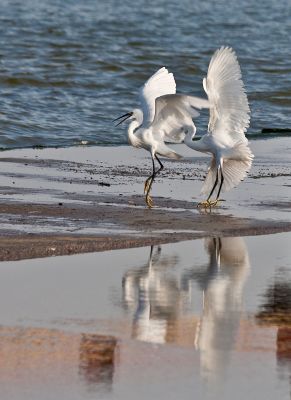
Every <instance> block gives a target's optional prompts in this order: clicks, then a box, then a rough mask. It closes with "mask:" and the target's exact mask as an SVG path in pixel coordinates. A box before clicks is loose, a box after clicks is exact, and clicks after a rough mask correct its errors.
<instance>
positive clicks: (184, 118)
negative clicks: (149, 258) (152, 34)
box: [114, 67, 209, 208]
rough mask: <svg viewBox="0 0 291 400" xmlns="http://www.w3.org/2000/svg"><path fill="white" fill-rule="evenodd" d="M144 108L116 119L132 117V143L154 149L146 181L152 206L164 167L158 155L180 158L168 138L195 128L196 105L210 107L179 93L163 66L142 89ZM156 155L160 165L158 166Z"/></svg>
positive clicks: (179, 138) (178, 139)
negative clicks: (157, 180) (157, 178)
mask: <svg viewBox="0 0 291 400" xmlns="http://www.w3.org/2000/svg"><path fill="white" fill-rule="evenodd" d="M139 99H140V103H141V108H138V109H134V110H133V111H132V112H129V113H126V114H124V115H122V116H121V117H118V118H116V119H115V120H114V121H117V120H119V119H121V121H120V122H119V123H118V124H117V125H119V124H121V123H122V122H124V121H126V120H127V119H129V120H132V122H131V123H130V124H129V126H128V140H129V143H130V144H131V145H132V146H134V147H137V148H143V149H145V150H147V151H149V152H150V153H151V157H152V165H153V172H152V174H151V175H150V176H149V177H148V178H147V180H146V181H145V185H144V192H145V195H146V203H147V205H148V207H149V208H151V207H152V206H153V201H152V198H151V197H150V190H151V188H152V184H153V181H154V179H155V177H156V175H157V174H158V173H159V172H160V171H161V170H162V169H163V168H164V166H163V164H162V162H161V160H160V159H159V157H158V156H162V157H167V158H171V159H176V160H177V159H180V158H181V157H182V156H180V155H179V154H178V153H176V152H175V151H174V150H172V149H171V148H170V147H168V146H167V145H166V144H165V142H170V143H180V142H182V141H183V140H184V138H185V134H186V133H187V132H188V131H191V132H193V131H195V125H194V123H193V121H192V118H194V117H197V116H199V112H198V111H197V109H201V108H208V107H209V105H208V101H207V100H205V99H200V98H198V97H192V96H185V95H180V94H176V82H175V79H174V76H173V74H172V73H169V72H168V70H167V69H166V68H165V67H163V68H161V69H159V70H158V71H157V72H156V73H155V74H154V75H152V76H151V77H150V78H149V79H148V80H147V81H146V83H145V84H144V85H143V86H142V88H141V89H140V92H139ZM155 159H156V160H157V161H158V163H159V166H160V168H159V169H158V170H156V169H155Z"/></svg>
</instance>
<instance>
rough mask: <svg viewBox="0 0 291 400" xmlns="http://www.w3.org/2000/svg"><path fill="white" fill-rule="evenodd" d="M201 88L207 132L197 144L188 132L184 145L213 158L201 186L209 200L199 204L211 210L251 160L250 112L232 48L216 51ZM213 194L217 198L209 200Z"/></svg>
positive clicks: (247, 169) (245, 169)
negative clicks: (247, 134)
mask: <svg viewBox="0 0 291 400" xmlns="http://www.w3.org/2000/svg"><path fill="white" fill-rule="evenodd" d="M203 87H204V90H205V92H206V94H207V96H208V100H209V104H210V118H209V124H208V132H207V134H205V135H204V136H203V137H202V138H201V139H200V140H198V141H193V137H194V135H195V133H194V134H193V135H191V134H190V133H189V134H188V135H187V136H186V138H185V144H186V145H187V146H189V147H190V148H192V149H194V150H197V151H200V152H203V153H209V154H211V155H212V160H211V163H210V166H209V169H208V173H207V176H206V179H205V181H204V185H203V187H202V193H204V194H208V198H207V200H206V201H205V202H202V203H200V204H201V205H204V206H206V207H211V206H213V205H216V204H217V203H218V200H219V195H220V192H221V191H227V190H230V189H231V188H232V187H234V186H236V185H237V184H238V183H239V182H240V181H242V180H243V179H244V178H245V176H246V174H247V173H248V171H249V170H250V168H251V165H252V160H253V154H252V152H251V150H250V148H249V146H248V140H247V138H246V137H245V132H246V130H247V127H248V126H249V121H250V115H249V114H250V109H249V105H248V100H247V96H246V93H245V90H244V86H243V82H242V80H241V71H240V66H239V63H238V61H237V58H236V55H235V52H234V51H233V50H232V49H231V48H228V47H222V48H220V49H219V50H217V51H216V52H215V54H214V55H213V57H212V58H211V61H210V64H209V68H208V74H207V78H204V80H203ZM219 175H220V176H219ZM214 193H216V199H215V200H214V201H211V196H212V195H213V194H214Z"/></svg>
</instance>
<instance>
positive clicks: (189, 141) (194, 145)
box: [184, 129, 207, 152]
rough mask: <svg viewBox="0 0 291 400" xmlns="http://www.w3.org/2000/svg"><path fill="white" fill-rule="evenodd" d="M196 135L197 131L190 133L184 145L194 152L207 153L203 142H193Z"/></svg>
mask: <svg viewBox="0 0 291 400" xmlns="http://www.w3.org/2000/svg"><path fill="white" fill-rule="evenodd" d="M195 133H196V129H194V130H191V131H188V133H187V135H186V137H185V139H184V143H185V144H186V145H187V146H188V147H190V148H191V149H193V150H197V151H202V152H205V151H207V149H206V146H205V144H204V143H203V140H202V139H200V140H195V141H193V138H194V136H195Z"/></svg>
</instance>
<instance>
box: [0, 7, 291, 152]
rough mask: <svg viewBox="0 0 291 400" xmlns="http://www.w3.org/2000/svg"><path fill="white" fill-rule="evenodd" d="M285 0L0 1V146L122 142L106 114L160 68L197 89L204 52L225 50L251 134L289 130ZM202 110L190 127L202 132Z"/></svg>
mask: <svg viewBox="0 0 291 400" xmlns="http://www.w3.org/2000/svg"><path fill="white" fill-rule="evenodd" d="M290 9H291V3H290V1H289V0H282V1H275V0H266V1H264V2H263V3H262V2H258V1H252V0H242V1H240V2H236V1H229V0H219V1H217V0H215V1H214V0H213V1H196V0H181V1H179V2H177V1H174V0H167V1H163V0H158V1H142V0H136V1H134V2H133V1H129V0H123V1H115V0H106V1H97V0H84V1H76V0H68V1H66V2H65V3H64V2H63V1H60V0H37V1H36V0H27V1H25V2H23V1H16V0H9V1H5V0H0V89H1V91H0V93H1V109H0V134H1V136H0V137H1V141H0V148H12V147H30V146H34V145H42V146H64V145H70V146H71V145H76V144H80V143H82V141H83V143H88V144H111V145H116V144H121V143H126V135H125V132H124V130H122V129H115V128H114V127H113V126H112V122H111V120H112V119H113V118H114V117H116V116H118V115H120V113H122V112H125V111H128V110H130V109H131V108H132V107H134V106H136V93H137V89H138V88H139V86H141V85H142V83H143V82H144V80H145V79H146V78H147V77H148V76H149V75H151V74H152V73H153V72H154V71H155V70H157V69H158V68H159V67H161V66H163V65H165V66H167V67H168V68H169V69H171V70H172V71H173V72H174V73H175V76H176V81H177V85H178V90H179V91H180V92H187V93H192V94H196V95H204V93H203V90H202V87H201V80H202V78H203V76H204V75H205V74H206V72H207V66H208V62H209V59H210V57H211V55H212V53H213V51H214V50H215V49H216V48H217V47H219V46H221V45H230V46H233V47H234V49H235V50H236V51H237V53H238V56H239V60H240V63H241V66H242V71H243V78H244V81H245V84H246V88H247V92H248V95H249V99H250V102H251V109H252V126H251V129H250V132H251V133H259V132H260V130H261V128H263V127H279V128H286V127H290V107H291V49H290V32H291V29H290V28H291V18H290V16H291V15H290V14H291V13H290ZM207 118H208V116H207V114H205V115H203V116H202V117H201V119H200V122H199V123H198V133H202V132H203V131H204V130H205V129H206V123H207Z"/></svg>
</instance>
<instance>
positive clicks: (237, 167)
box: [201, 145, 254, 195]
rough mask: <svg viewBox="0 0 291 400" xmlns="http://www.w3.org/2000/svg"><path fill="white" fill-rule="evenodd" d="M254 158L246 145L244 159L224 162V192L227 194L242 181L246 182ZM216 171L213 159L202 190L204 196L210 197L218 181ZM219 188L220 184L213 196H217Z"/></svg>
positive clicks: (229, 159) (227, 159) (225, 160)
mask: <svg viewBox="0 0 291 400" xmlns="http://www.w3.org/2000/svg"><path fill="white" fill-rule="evenodd" d="M253 158H254V156H253V154H252V152H251V150H250V148H249V147H248V146H246V145H244V158H243V159H232V158H226V159H224V160H223V167H222V171H223V177H224V181H223V185H222V189H221V191H222V192H227V191H228V190H230V189H232V188H233V187H234V186H237V185H238V184H239V183H240V182H241V181H242V180H244V178H245V177H246V175H247V173H248V172H249V170H250V169H251V166H252V161H253ZM216 171H217V167H216V162H215V160H214V158H213V159H212V161H211V163H210V166H209V169H208V173H207V176H206V179H205V181H204V184H203V187H202V190H201V193H202V194H204V195H209V193H210V191H211V189H212V188H213V185H214V182H215V179H216ZM219 176H220V174H219ZM219 182H220V178H219ZM218 188H219V184H218V185H217V187H216V189H215V191H214V193H213V195H216V193H217V191H218Z"/></svg>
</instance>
